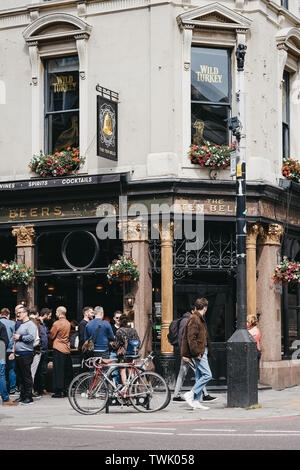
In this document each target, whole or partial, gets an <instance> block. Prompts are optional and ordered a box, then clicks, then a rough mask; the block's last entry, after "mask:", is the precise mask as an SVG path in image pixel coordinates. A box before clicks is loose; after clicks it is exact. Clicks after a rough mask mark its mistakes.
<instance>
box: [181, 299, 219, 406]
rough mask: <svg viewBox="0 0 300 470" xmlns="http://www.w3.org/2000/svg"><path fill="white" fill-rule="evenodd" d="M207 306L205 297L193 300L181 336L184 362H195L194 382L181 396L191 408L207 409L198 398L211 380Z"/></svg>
mask: <svg viewBox="0 0 300 470" xmlns="http://www.w3.org/2000/svg"><path fill="white" fill-rule="evenodd" d="M207 307H208V301H207V299H204V298H202V299H197V300H196V301H195V305H194V308H193V310H192V315H191V317H190V318H189V320H188V322H187V324H186V327H185V330H184V333H183V337H182V344H181V356H182V359H183V360H184V361H185V362H187V363H188V362H189V361H190V360H191V359H193V360H194V363H195V375H196V382H195V385H194V387H193V388H192V390H191V391H190V392H187V393H185V394H184V395H183V398H184V399H185V400H186V402H187V403H188V404H189V405H190V406H191V407H192V408H193V409H201V410H208V409H209V408H208V407H206V406H203V405H201V403H200V398H201V394H202V392H203V389H204V387H205V386H206V385H207V384H208V382H209V381H210V380H211V378H212V375H211V370H210V367H209V363H208V358H207V355H208V352H210V340H209V336H208V330H207V325H206V322H205V319H204V316H205V314H206V311H207Z"/></svg>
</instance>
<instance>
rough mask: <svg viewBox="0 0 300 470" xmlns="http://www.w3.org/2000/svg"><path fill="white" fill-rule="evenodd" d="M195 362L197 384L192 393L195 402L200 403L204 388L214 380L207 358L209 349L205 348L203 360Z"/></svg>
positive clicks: (195, 360)
mask: <svg viewBox="0 0 300 470" xmlns="http://www.w3.org/2000/svg"><path fill="white" fill-rule="evenodd" d="M194 362H195V368H196V370H195V375H196V383H195V385H194V387H193V388H192V392H193V393H194V400H196V401H199V400H200V398H201V395H202V392H203V389H204V387H205V386H206V385H207V384H208V382H209V381H210V380H211V379H212V375H211V370H210V367H209V363H208V358H207V348H205V351H204V354H203V356H202V357H201V359H200V360H199V359H195V358H194Z"/></svg>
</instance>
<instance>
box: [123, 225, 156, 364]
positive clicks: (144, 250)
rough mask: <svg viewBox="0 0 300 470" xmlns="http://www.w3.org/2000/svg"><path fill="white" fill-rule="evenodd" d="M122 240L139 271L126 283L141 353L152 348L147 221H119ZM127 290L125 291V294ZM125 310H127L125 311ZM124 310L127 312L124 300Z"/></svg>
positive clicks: (143, 353) (150, 278)
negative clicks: (140, 343)
mask: <svg viewBox="0 0 300 470" xmlns="http://www.w3.org/2000/svg"><path fill="white" fill-rule="evenodd" d="M121 227H122V231H123V240H124V254H126V256H132V257H133V258H134V259H135V261H136V263H137V267H138V270H139V273H140V277H139V280H138V281H137V282H134V283H131V281H130V283H127V285H128V287H127V288H128V289H130V290H131V292H132V293H133V295H134V297H135V302H134V306H133V314H134V327H135V328H136V330H137V332H138V334H139V337H140V340H141V341H143V340H144V338H145V340H144V344H143V347H142V349H141V355H142V356H145V355H147V354H148V353H149V352H150V351H151V350H152V276H151V273H152V271H151V262H150V257H149V241H148V221H144V220H143V221H141V220H138V219H130V220H127V221H126V222H125V223H124V222H123V223H121ZM126 293H128V292H125V294H126ZM126 310H127V311H126ZM124 312H126V313H129V315H130V313H131V312H130V311H128V309H127V306H126V305H125V302H124Z"/></svg>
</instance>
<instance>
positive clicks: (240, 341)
mask: <svg viewBox="0 0 300 470" xmlns="http://www.w3.org/2000/svg"><path fill="white" fill-rule="evenodd" d="M245 54H246V46H245V45H244V44H239V45H238V47H237V50H236V59H237V89H238V92H237V111H238V117H237V118H231V119H230V120H229V128H230V129H231V130H232V132H233V134H234V135H235V136H236V139H237V155H236V158H237V164H236V256H237V302H236V308H237V322H236V331H235V332H234V334H233V335H232V336H231V338H229V340H228V342H227V406H228V407H242V408H246V407H249V406H251V405H254V404H257V399H258V397H257V379H258V371H257V367H258V364H257V346H256V342H255V340H254V339H253V338H252V336H251V335H250V334H249V332H248V330H247V285H246V282H247V280H246V236H247V230H246V214H247V209H246V145H245V142H246V135H245V132H244V128H243V125H245V99H244V96H245V95H244V60H245Z"/></svg>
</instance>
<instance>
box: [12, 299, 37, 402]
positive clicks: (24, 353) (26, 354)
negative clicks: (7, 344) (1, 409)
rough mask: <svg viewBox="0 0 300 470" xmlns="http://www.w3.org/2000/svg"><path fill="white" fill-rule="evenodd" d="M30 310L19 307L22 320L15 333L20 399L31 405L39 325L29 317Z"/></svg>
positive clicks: (19, 316)
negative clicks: (32, 370)
mask: <svg viewBox="0 0 300 470" xmlns="http://www.w3.org/2000/svg"><path fill="white" fill-rule="evenodd" d="M28 313H29V312H28V310H27V308H25V307H22V309H19V311H18V318H19V320H20V321H21V322H22V323H21V324H20V326H18V328H17V330H16V332H15V333H14V335H13V338H14V340H15V349H14V356H15V359H16V373H17V376H18V379H19V387H20V398H19V399H18V400H17V401H20V402H21V404H22V405H30V404H31V403H33V400H32V386H33V380H32V375H31V364H32V361H33V355H34V346H33V344H34V341H35V339H36V336H37V327H36V325H35V324H34V323H33V322H32V321H31V320H30V319H29V315H28Z"/></svg>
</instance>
